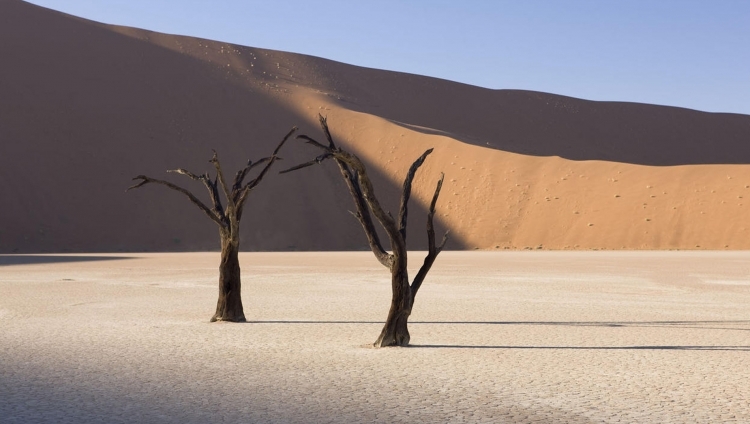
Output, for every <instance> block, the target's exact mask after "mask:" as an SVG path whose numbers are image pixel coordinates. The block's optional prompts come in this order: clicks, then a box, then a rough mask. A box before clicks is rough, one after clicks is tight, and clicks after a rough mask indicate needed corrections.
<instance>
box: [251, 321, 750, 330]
mask: <svg viewBox="0 0 750 424" xmlns="http://www.w3.org/2000/svg"><path fill="white" fill-rule="evenodd" d="M248 323H253V324H383V321H343V320H259V321H248ZM425 324H428V325H533V326H567V327H610V328H622V327H663V328H685V329H703V330H739V331H750V328H732V327H720V326H721V325H748V326H750V320H734V321H731V320H722V321H410V322H409V325H425Z"/></svg>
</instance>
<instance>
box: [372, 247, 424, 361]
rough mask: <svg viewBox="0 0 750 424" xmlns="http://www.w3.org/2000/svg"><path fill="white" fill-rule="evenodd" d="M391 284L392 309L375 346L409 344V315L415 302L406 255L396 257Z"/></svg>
mask: <svg viewBox="0 0 750 424" xmlns="http://www.w3.org/2000/svg"><path fill="white" fill-rule="evenodd" d="M391 285H392V290H393V297H392V298H391V309H390V310H389V311H388V318H387V319H386V320H385V325H384V326H383V330H382V331H381V332H380V336H379V337H378V339H377V340H376V341H375V343H374V346H375V347H386V346H408V345H409V338H410V337H409V328H408V322H409V315H411V307H412V305H413V304H414V297H413V296H412V291H411V287H410V285H409V275H408V273H407V270H406V255H403V256H396V257H394V261H393V265H392V268H391Z"/></svg>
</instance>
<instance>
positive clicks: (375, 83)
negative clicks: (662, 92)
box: [0, 0, 750, 253]
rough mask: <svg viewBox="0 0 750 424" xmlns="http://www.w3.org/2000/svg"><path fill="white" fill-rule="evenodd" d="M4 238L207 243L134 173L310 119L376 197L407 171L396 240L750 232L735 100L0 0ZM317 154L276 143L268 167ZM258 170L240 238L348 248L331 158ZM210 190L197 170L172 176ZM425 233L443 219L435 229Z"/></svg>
mask: <svg viewBox="0 0 750 424" xmlns="http://www.w3.org/2000/svg"><path fill="white" fill-rule="evenodd" d="M0 38H2V39H3V40H4V41H3V43H0V57H2V58H3V61H4V66H3V67H1V68H0V122H2V125H0V160H2V162H3V166H1V167H0V178H2V181H3V184H2V185H0V199H3V204H4V208H2V212H0V221H1V222H2V223H3V224H2V226H0V252H2V253H12V252H93V251H112V252H114V251H189V250H215V249H217V248H218V237H217V236H216V234H215V233H216V231H215V228H214V227H213V225H214V224H212V223H211V222H209V221H208V220H206V219H205V217H204V216H202V214H201V213H200V211H198V210H197V209H195V208H194V207H193V206H192V205H190V204H189V203H188V202H187V201H186V200H185V199H182V198H180V196H179V195H178V194H175V193H170V192H166V190H159V189H158V188H151V189H149V190H145V189H144V190H141V191H140V192H133V193H128V194H127V195H126V194H124V189H125V188H126V187H127V186H128V185H129V183H130V178H132V177H133V176H135V175H137V174H147V175H150V176H154V177H163V176H165V175H166V174H164V171H165V170H167V169H174V168H178V167H183V168H186V169H189V170H192V171H194V172H203V171H205V170H208V169H209V166H208V163H207V161H208V159H209V158H210V152H211V149H212V148H213V149H216V150H217V151H218V152H219V155H220V158H221V159H222V160H223V165H224V168H225V169H226V170H230V171H233V170H234V169H237V168H238V167H239V166H241V165H242V164H243V163H244V162H245V161H246V160H247V159H249V158H252V159H257V158H260V157H263V156H266V155H267V154H268V153H269V152H270V151H271V150H272V149H273V147H274V145H275V144H276V143H278V141H279V139H280V138H281V137H282V136H283V135H284V133H285V132H286V131H287V130H288V129H289V128H290V127H291V126H293V125H299V126H300V132H302V133H307V134H310V135H312V136H314V137H319V136H320V132H319V130H318V128H317V125H316V121H317V115H318V114H319V113H320V114H323V115H326V116H327V117H328V122H329V124H330V126H331V129H332V131H333V133H334V136H335V137H336V138H337V139H338V140H339V141H340V142H341V143H342V144H343V145H345V146H346V147H347V148H349V149H351V150H352V151H354V152H355V153H357V154H359V155H361V156H362V158H363V159H364V160H366V162H367V164H368V167H369V169H370V171H371V172H372V173H373V174H374V180H375V184H376V189H377V191H378V193H379V195H380V196H381V197H382V199H383V201H384V203H385V204H386V207H388V208H390V210H396V209H397V204H396V202H397V200H398V193H399V190H400V185H401V181H402V178H403V176H404V174H405V172H406V170H407V168H408V166H409V164H410V163H411V161H413V160H414V159H415V158H416V157H417V156H419V154H421V153H422V152H423V151H424V150H425V149H427V148H429V147H434V148H435V152H434V153H433V154H432V155H431V156H430V158H429V159H428V161H426V162H425V164H424V166H423V167H422V168H421V169H420V171H419V173H418V174H417V178H416V179H415V184H414V189H415V192H414V196H413V197H414V200H415V202H416V203H415V204H414V206H413V208H412V211H413V213H411V214H410V223H409V227H410V240H409V243H410V244H409V246H410V248H414V249H423V248H424V247H425V245H426V242H425V240H424V238H425V236H424V234H423V228H424V217H425V206H426V202H427V201H428V199H429V197H430V195H431V193H432V190H433V189H434V183H435V181H436V180H437V178H438V176H439V173H440V172H445V174H446V185H445V187H444V189H443V193H442V195H441V198H440V201H439V202H438V206H437V209H438V216H437V218H438V220H439V222H437V225H438V226H439V227H441V228H443V229H450V230H451V234H452V240H451V242H450V244H449V248H451V249H539V248H541V249H747V248H750V238H749V237H747V232H748V228H750V216H748V214H747V213H746V208H747V207H748V205H747V204H746V203H745V201H746V200H747V196H750V169H748V166H747V165H746V164H748V163H750V143H747V141H748V140H750V116H747V115H739V114H717V113H706V112H700V111H694V110H688V109H681V108H674V107H665V106H656V105H644V104H634V103H618V102H593V101H587V100H581V99H574V98H570V97H564V96H557V95H553V94H546V93H537V92H529V91H521V90H489V89H484V88H480V87H475V86H470V85H466V84H460V83H455V82H450V81H445V80H440V79H436V78H430V77H423V76H418V75H410V74H404V73H398V72H391V71H382V70H376V69H368V68H362V67H357V66H353V65H347V64H343V63H339V62H334V61H330V60H326V59H321V58H316V57H312V56H305V55H300V54H292V53H285V52H278V51H272V50H264V49H259V48H252V47H244V46H237V45H232V44H227V43H222V42H218V41H211V40H204V39H198V38H192V37H182V36H174V35H167V34H160V33H155V32H151V31H146V30H140V29H134V28H127V27H119V26H111V25H105V24H100V23H96V22H92V21H88V20H85V19H80V18H76V17H72V16H69V15H65V14H62V13H59V12H55V11H51V10H48V9H44V8H41V7H38V6H34V5H31V4H28V3H25V2H22V1H18V0H5V1H1V2H0ZM316 154H317V152H316V151H314V149H312V148H310V147H308V146H300V145H297V144H295V143H290V145H289V146H286V147H285V148H284V150H283V151H282V156H283V157H284V162H283V163H282V164H280V166H279V167H278V170H280V169H283V167H284V166H286V165H292V164H296V163H299V162H302V161H304V160H308V159H309V158H311V157H312V156H313V155H316ZM327 165H331V164H325V165H323V166H318V167H314V168H311V169H308V170H305V171H304V172H303V171H300V172H296V173H292V174H288V175H282V176H278V175H273V176H272V177H271V178H268V179H267V180H265V181H264V183H263V184H262V185H261V186H259V187H258V189H257V190H256V192H254V193H253V196H252V198H251V199H250V200H249V203H248V208H247V212H246V217H245V218H244V220H243V233H242V237H243V244H242V248H243V250H361V249H366V246H367V244H366V241H365V239H364V236H363V235H362V234H361V230H360V229H359V228H358V224H357V222H356V220H354V219H353V218H352V217H351V216H350V215H349V213H348V212H347V210H348V209H351V208H352V205H351V200H350V199H349V198H348V193H347V192H346V188H345V186H344V185H343V183H342V182H341V181H340V177H339V175H338V172H337V171H336V169H335V167H333V166H327ZM168 178H170V179H171V180H172V181H175V182H179V183H181V184H182V185H183V186H185V187H188V188H190V189H191V190H194V192H196V193H197V194H200V195H203V194H204V193H203V192H202V187H200V186H198V185H192V184H190V181H187V180H181V179H179V178H176V177H174V178H173V177H168ZM439 231H440V230H439Z"/></svg>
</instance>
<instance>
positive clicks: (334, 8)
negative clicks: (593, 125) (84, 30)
mask: <svg viewBox="0 0 750 424" xmlns="http://www.w3.org/2000/svg"><path fill="white" fill-rule="evenodd" d="M32 3H35V4H39V5H41V6H45V7H49V8H52V9H56V10H60V11H63V12H66V13H70V14H73V15H77V16H82V17H85V18H88V19H93V20H96V21H100V22H105V23H112V24H119V25H128V26H135V27H139V28H146V29H150V30H154V31H160V32H166V33H172V34H181V35H191V36H197V37H204V38H210V39H214V40H221V41H227V42H232V43H237V44H242V45H247V46H253V47H263V48H269V49H276V50H284V51H291V52H297V53H305V54H310V55H314V56H320V57H325V58H328V59H333V60H338V61H341V62H346V63H351V64H355V65H360V66H367V67H372V68H379V69H389V70H396V71H402V72H410V73H415V74H421V75H430V76H435V77H439V78H445V79H449V80H453V81H460V82H464V83H468V84H474V85H479V86H482V87H488V88H514V89H527V90H537V91H545V92H550V93H557V94H564V95H568V96H573V97H580V98H585V99H591V100H617V101H632V102H641V103H655V104H663V105H672V106H680V107H687V108H692V109H698V110H704V111H709V112H732V113H744V114H750V1H748V0H710V1H709V0H650V1H640V0H619V1H616V0H568V1H564V0H556V1H555V0H548V1H537V0H514V1H503V0H495V1H491V0H486V1H480V0H476V1H469V0H465V1H459V0H455V1H443V0H433V1H406V0H404V1H392V0H383V1H377V2H376V1H358V0H349V1H346V0H315V1H310V0H308V1H286V2H284V1H280V0H279V1H272V0H266V1H253V0H246V1H241V0H181V1H177V0H33V1H32Z"/></svg>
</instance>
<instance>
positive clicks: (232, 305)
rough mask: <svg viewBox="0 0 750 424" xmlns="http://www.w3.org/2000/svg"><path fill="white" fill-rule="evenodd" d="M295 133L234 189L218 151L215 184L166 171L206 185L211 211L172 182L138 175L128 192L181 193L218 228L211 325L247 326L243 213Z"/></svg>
mask: <svg viewBox="0 0 750 424" xmlns="http://www.w3.org/2000/svg"><path fill="white" fill-rule="evenodd" d="M295 131H297V127H294V128H292V130H291V131H289V133H288V134H287V135H286V136H285V137H284V138H283V139H282V140H281V143H279V145H278V146H276V149H275V150H274V151H273V154H272V155H271V156H269V157H267V158H263V159H261V160H259V161H257V162H253V161H251V160H249V161H248V162H247V165H246V166H245V167H244V168H242V169H240V170H239V171H237V174H236V175H235V177H234V182H233V184H232V186H231V188H230V187H229V185H227V181H226V179H225V178H224V173H223V172H222V170H221V165H220V164H219V158H218V156H217V154H216V151H214V155H213V157H212V158H211V160H210V161H209V162H210V163H211V164H213V166H214V168H216V177H215V178H214V179H213V180H212V179H211V178H210V177H209V175H208V172H206V173H204V174H203V175H196V174H193V173H192V172H189V171H187V170H185V169H182V168H180V169H175V170H170V171H167V172H175V173H177V174H182V175H186V176H188V177H190V178H191V179H193V180H195V181H200V182H201V183H203V185H204V186H206V189H208V194H209V196H210V197H211V203H212V205H213V207H212V208H209V207H208V206H206V205H205V204H204V203H203V202H201V201H200V200H199V199H198V198H197V197H196V196H195V195H193V193H191V192H189V191H188V190H186V189H184V188H182V187H180V186H177V185H175V184H172V183H170V182H169V181H164V180H158V179H155V178H151V177H147V176H145V175H139V176H137V177H135V178H133V180H141V181H140V182H139V183H138V184H136V185H134V186H132V187H130V188H128V190H126V191H129V190H132V189H134V188H139V187H142V186H144V185H146V184H149V183H156V184H161V185H164V186H167V187H169V188H171V189H172V190H175V191H179V192H180V193H182V194H184V195H185V196H187V197H188V199H190V201H191V202H193V204H194V205H196V206H198V208H199V209H200V210H201V211H203V213H204V214H206V216H208V217H209V218H210V219H211V220H212V221H214V222H215V223H216V224H217V225H218V226H219V237H220V239H221V263H220V264H219V300H218V302H217V303H216V313H215V314H214V316H213V317H212V318H211V322H214V321H232V322H245V312H244V311H243V309H242V295H241V293H240V289H241V282H240V262H239V258H238V254H239V251H240V220H241V219H242V211H243V209H244V206H245V202H246V201H247V197H248V195H249V194H250V192H251V191H252V190H253V189H254V188H255V187H256V186H257V185H258V184H260V181H261V180H262V179H263V177H264V176H265V175H266V173H268V170H269V169H271V166H272V165H273V164H274V162H276V161H277V160H279V159H281V158H279V157H278V156H277V154H278V153H279V150H280V149H281V146H283V145H284V143H285V142H286V140H287V139H288V138H289V137H290V136H291V135H292V134H293V133H294V132H295ZM262 164H265V166H264V167H263V169H262V170H261V171H260V173H259V174H258V176H257V177H255V178H254V179H252V180H250V181H249V182H247V183H245V182H244V181H245V177H246V176H247V174H248V173H249V172H250V171H251V170H252V169H253V168H255V167H256V166H259V165H262ZM219 191H221V192H222V193H223V195H224V198H225V200H226V206H224V205H222V202H221V197H220V195H219Z"/></svg>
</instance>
